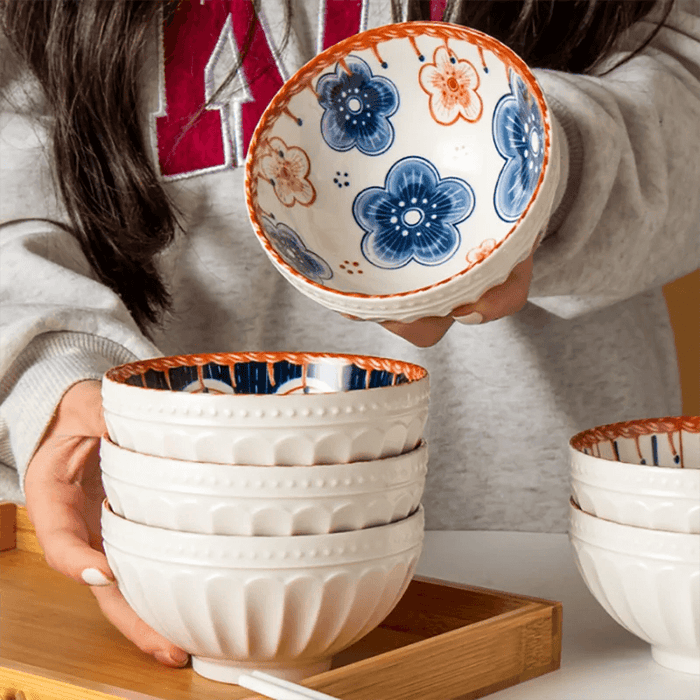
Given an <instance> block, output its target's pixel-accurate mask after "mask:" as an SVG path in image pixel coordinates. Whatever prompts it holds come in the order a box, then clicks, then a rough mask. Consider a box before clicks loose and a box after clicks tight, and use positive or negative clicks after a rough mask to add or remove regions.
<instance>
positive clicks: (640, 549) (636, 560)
mask: <svg viewBox="0 0 700 700" xmlns="http://www.w3.org/2000/svg"><path fill="white" fill-rule="evenodd" d="M569 538H570V540H571V544H572V549H573V554H574V559H575V561H576V565H577V566H578V569H579V571H580V572H581V575H582V577H583V580H584V581H585V583H586V585H587V586H588V588H589V590H590V591H591V593H592V594H593V596H594V597H595V598H596V600H597V601H598V602H599V603H600V604H601V605H602V606H603V608H604V609H605V611H606V612H607V613H608V614H609V615H610V616H611V617H612V618H613V619H614V620H615V621H616V622H618V623H619V624H620V625H622V626H623V627H624V628H625V629H627V630H629V631H630V632H631V633H632V634H634V635H636V636H637V637H639V638H640V639H643V640H644V641H645V642H648V643H649V644H651V654H652V657H653V658H654V659H655V660H656V661H657V662H658V663H660V664H661V665H663V666H667V667H668V668H672V669H675V670H678V671H684V672H686V673H696V674H700V606H699V605H698V601H700V535H695V534H686V533H679V532H664V531H660V530H649V529H646V528H640V527H633V526H631V525H620V524H619V523H614V522H610V521H608V520H603V519H602V518H597V517H595V516H593V515H590V514H588V513H584V512H583V511H582V510H581V509H580V508H578V507H577V506H576V504H575V503H573V501H572V502H571V506H570V520H569Z"/></svg>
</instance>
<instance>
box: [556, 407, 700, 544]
mask: <svg viewBox="0 0 700 700" xmlns="http://www.w3.org/2000/svg"><path fill="white" fill-rule="evenodd" d="M569 459H570V468H571V469H570V476H571V492H572V495H573V497H574V500H575V501H576V503H577V504H578V505H579V506H580V507H581V509H582V510H583V511H585V512H586V513H590V514H592V515H596V516H598V517H600V518H604V519H606V520H612V521H614V522H617V523H622V524H627V525H635V526H637V527H645V528H650V529H655V530H668V531H671V532H686V533H694V534H700V417H690V416H685V417H668V418H654V419H645V420H636V421H627V422H624V423H613V424H610V425H603V426H600V427H597V428H592V429H591V430H585V431H583V432H581V433H578V434H577V435H575V436H574V437H573V438H572V439H571V441H570V444H569Z"/></svg>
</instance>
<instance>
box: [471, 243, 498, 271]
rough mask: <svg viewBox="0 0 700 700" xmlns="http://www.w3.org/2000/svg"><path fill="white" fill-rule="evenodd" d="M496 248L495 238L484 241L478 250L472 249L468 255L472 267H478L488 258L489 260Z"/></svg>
mask: <svg viewBox="0 0 700 700" xmlns="http://www.w3.org/2000/svg"><path fill="white" fill-rule="evenodd" d="M495 248H496V241H495V240H494V239H493V238H487V239H486V240H485V241H482V242H481V243H480V244H479V245H478V246H477V247H476V248H472V249H471V250H470V251H469V252H468V253H467V262H468V263H471V264H472V265H476V264H477V263H480V262H481V261H482V260H486V258H488V257H489V255H491V253H492V252H493V251H494V249H495Z"/></svg>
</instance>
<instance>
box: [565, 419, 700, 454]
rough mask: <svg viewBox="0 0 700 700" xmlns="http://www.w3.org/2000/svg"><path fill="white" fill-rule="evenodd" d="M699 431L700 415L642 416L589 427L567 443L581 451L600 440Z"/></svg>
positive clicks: (607, 440) (606, 440)
mask: <svg viewBox="0 0 700 700" xmlns="http://www.w3.org/2000/svg"><path fill="white" fill-rule="evenodd" d="M681 430H685V431H686V432H688V433H700V416H668V417H666V418H644V419H642V420H630V421H623V422H620V423H609V424H608V425H601V426H598V427H596V428H590V429H588V430H584V431H582V432H580V433H577V434H576V435H574V436H573V437H572V438H571V440H570V441H569V444H570V445H571V447H573V448H574V449H575V450H579V451H580V452H582V451H583V450H585V449H590V448H591V447H593V446H595V445H597V444H598V443H600V442H609V441H611V440H617V439H618V438H635V437H639V436H640V435H653V434H655V433H657V434H662V435H665V434H668V433H678V432H680V431H681Z"/></svg>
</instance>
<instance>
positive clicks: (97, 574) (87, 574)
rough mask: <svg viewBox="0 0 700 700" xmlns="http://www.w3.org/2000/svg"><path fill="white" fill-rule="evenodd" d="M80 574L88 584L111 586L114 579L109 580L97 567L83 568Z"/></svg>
mask: <svg viewBox="0 0 700 700" xmlns="http://www.w3.org/2000/svg"><path fill="white" fill-rule="evenodd" d="M80 576H81V577H82V579H83V581H85V583H87V584H88V586H111V585H112V584H113V583H114V581H110V580H109V579H108V578H107V577H106V576H105V575H104V574H103V573H102V572H101V571H100V570H99V569H93V568H89V569H83V572H82V573H81V574H80Z"/></svg>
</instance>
